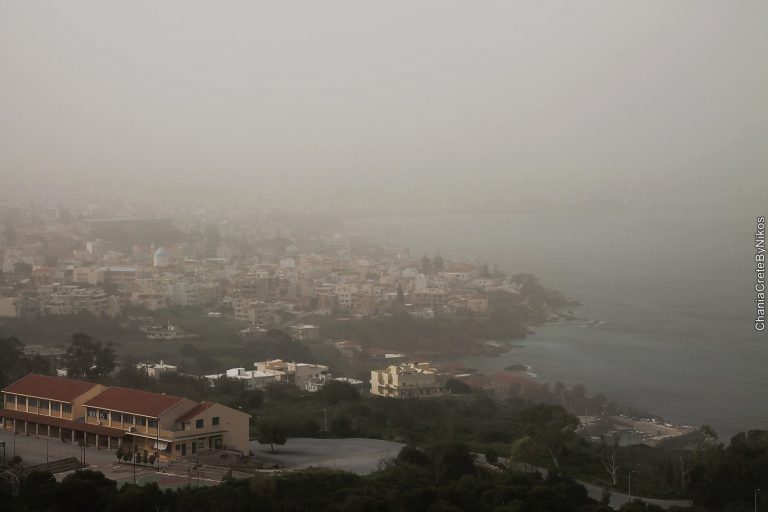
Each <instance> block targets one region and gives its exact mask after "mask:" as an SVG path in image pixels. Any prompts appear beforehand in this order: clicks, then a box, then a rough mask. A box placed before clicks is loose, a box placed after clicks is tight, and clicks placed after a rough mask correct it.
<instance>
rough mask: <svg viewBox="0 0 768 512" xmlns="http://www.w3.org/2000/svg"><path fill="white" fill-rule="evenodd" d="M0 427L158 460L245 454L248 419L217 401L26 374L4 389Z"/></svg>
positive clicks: (241, 413)
mask: <svg viewBox="0 0 768 512" xmlns="http://www.w3.org/2000/svg"><path fill="white" fill-rule="evenodd" d="M2 394H3V408H2V409H0V419H1V420H2V427H3V428H4V429H6V430H12V431H14V432H17V433H23V434H26V435H38V436H48V437H53V438H59V439H61V440H63V441H69V442H71V443H82V444H85V445H90V446H96V447H98V448H106V449H116V448H117V447H118V446H122V447H123V449H128V450H134V449H135V450H138V451H144V450H146V451H147V452H149V453H155V454H157V455H158V456H159V457H160V458H161V459H162V460H170V459H176V458H178V457H182V456H185V455H188V454H192V453H196V452H197V450H200V449H220V448H226V449H234V450H239V451H241V452H244V453H248V449H249V448H248V440H249V439H248V423H249V415H248V414H245V413H243V412H240V411H238V410H235V409H232V408H229V407H226V406H224V405H221V404H218V403H214V402H199V403H198V402H195V401H193V400H189V399H187V398H183V397H178V396H172V395H166V394H160V393H150V392H148V391H140V390H136V389H128V388H120V387H106V386H103V385H101V384H93V383H90V382H84V381H78V380H72V379H63V378H59V377H49V376H46V375H37V374H29V375H27V376H25V377H22V378H21V379H19V380H18V381H16V382H14V383H13V384H11V385H9V386H7V387H6V388H5V389H3V390H2Z"/></svg>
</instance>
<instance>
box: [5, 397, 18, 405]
mask: <svg viewBox="0 0 768 512" xmlns="http://www.w3.org/2000/svg"><path fill="white" fill-rule="evenodd" d="M5 403H8V404H15V403H16V395H5Z"/></svg>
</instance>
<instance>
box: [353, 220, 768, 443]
mask: <svg viewBox="0 0 768 512" xmlns="http://www.w3.org/2000/svg"><path fill="white" fill-rule="evenodd" d="M346 229H347V230H348V231H349V232H352V233H361V234H364V233H365V234H371V233H375V234H376V236H377V237H379V238H381V239H383V240H384V241H386V242H388V243H392V244H396V245H402V246H404V247H408V248H409V249H410V251H411V253H412V254H414V255H420V254H422V253H424V254H429V255H431V254H432V253H434V252H435V251H436V250H440V251H441V252H442V254H443V256H445V257H447V258H451V257H453V258H470V259H475V258H476V259H482V260H486V261H488V262H490V263H496V264H498V265H499V268H501V269H502V270H505V271H508V272H513V273H514V272H533V273H535V274H536V275H537V276H539V277H540V278H541V279H542V280H543V281H544V284H545V285H546V286H549V287H553V288H556V289H559V290H560V291H562V292H563V293H565V294H566V295H567V296H569V297H571V298H575V299H578V300H579V301H581V302H582V303H583V304H584V306H583V307H581V308H579V310H578V314H579V316H581V317H587V318H591V319H593V320H599V321H600V322H599V323H596V324H594V325H587V326H579V325H576V324H571V323H561V324H556V325H552V324H550V325H545V326H542V327H541V328H538V329H537V334H536V335H534V336H531V337H529V338H528V339H527V340H525V341H524V342H521V343H520V344H521V345H522V346H523V347H524V348H513V349H512V351H511V352H509V353H507V354H505V355H503V356H501V357H499V358H473V359H470V360H467V361H466V362H467V364H468V365H469V366H471V367H474V368H477V369H478V370H481V371H485V372H492V371H496V370H501V369H503V368H504V367H505V366H507V365H509V364H511V363H523V364H527V365H530V366H531V367H532V370H533V372H535V373H536V374H537V375H538V376H539V377H540V378H542V379H545V380H547V381H551V382H554V381H556V380H560V381H563V382H565V383H566V384H575V383H582V384H584V385H586V386H587V389H588V391H589V392H592V393H598V392H601V393H604V394H605V395H607V396H608V397H609V398H610V399H612V400H616V401H618V402H620V403H622V404H625V405H631V406H634V407H638V408H641V409H644V410H647V411H649V412H651V413H653V414H656V415H660V416H663V417H664V418H665V419H667V420H669V421H673V422H677V423H680V424H690V425H694V426H698V425H699V424H709V425H711V426H713V427H714V428H715V429H716V430H717V431H718V432H719V433H720V435H721V437H723V438H724V439H728V438H730V436H732V435H733V434H735V433H737V432H739V431H742V430H747V429H754V428H763V429H764V428H768V379H766V367H767V365H768V344H766V343H765V339H764V338H763V337H762V336H760V335H759V333H757V332H756V331H755V330H754V325H753V323H754V318H753V315H754V301H753V300H754V293H753V290H752V288H753V286H754V275H753V274H754V268H753V267H754V247H753V238H754V233H753V230H754V216H753V215H751V213H749V212H738V213H737V212H735V211H733V210H732V211H730V212H724V211H722V210H715V209H699V210H688V211H682V212H669V211H667V212H658V211H648V210H646V211H643V210H638V211H631V212H621V213H615V214H611V215H605V214H591V213H556V212H547V213H544V212H539V213H494V214H455V215H422V216H408V217H405V216H398V217H374V218H368V219H365V220H358V221H349V222H347V223H346Z"/></svg>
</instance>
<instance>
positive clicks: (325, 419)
mask: <svg viewBox="0 0 768 512" xmlns="http://www.w3.org/2000/svg"><path fill="white" fill-rule="evenodd" d="M323 432H325V433H326V434H327V433H328V409H326V408H325V407H323Z"/></svg>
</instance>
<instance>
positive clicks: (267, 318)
mask: <svg viewBox="0 0 768 512" xmlns="http://www.w3.org/2000/svg"><path fill="white" fill-rule="evenodd" d="M232 309H233V312H234V318H235V320H238V321H240V322H245V323H247V324H250V325H252V326H255V327H265V326H268V325H270V324H271V323H272V313H271V311H270V308H269V306H268V305H267V303H266V302H263V301H261V300H255V299H235V300H233V301H232Z"/></svg>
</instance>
